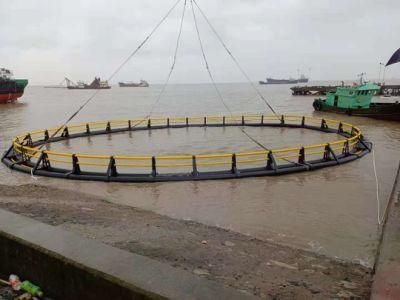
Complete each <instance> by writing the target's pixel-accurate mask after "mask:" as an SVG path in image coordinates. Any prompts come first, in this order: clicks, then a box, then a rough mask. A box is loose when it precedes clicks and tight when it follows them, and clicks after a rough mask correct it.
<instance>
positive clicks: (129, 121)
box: [128, 120, 132, 130]
mask: <svg viewBox="0 0 400 300" xmlns="http://www.w3.org/2000/svg"><path fill="white" fill-rule="evenodd" d="M128 129H129V130H131V129H132V121H131V120H128Z"/></svg>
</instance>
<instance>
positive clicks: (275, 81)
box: [259, 75, 309, 84]
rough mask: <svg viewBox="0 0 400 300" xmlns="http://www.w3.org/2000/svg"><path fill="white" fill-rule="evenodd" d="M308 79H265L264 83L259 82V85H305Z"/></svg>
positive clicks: (301, 77)
mask: <svg viewBox="0 0 400 300" xmlns="http://www.w3.org/2000/svg"><path fill="white" fill-rule="evenodd" d="M308 80H309V79H308V78H307V77H306V76H304V75H301V76H300V78H299V79H294V78H289V79H274V78H267V80H266V81H259V84H296V83H307V82H308Z"/></svg>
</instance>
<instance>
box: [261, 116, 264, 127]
mask: <svg viewBox="0 0 400 300" xmlns="http://www.w3.org/2000/svg"><path fill="white" fill-rule="evenodd" d="M261 125H264V115H261Z"/></svg>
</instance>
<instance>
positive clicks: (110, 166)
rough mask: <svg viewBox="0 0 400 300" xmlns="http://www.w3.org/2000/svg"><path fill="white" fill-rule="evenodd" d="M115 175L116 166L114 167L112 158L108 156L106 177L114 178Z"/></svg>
mask: <svg viewBox="0 0 400 300" xmlns="http://www.w3.org/2000/svg"><path fill="white" fill-rule="evenodd" d="M117 175H118V173H117V166H116V165H115V159H114V156H110V162H109V164H108V169H107V176H108V177H115V176H117Z"/></svg>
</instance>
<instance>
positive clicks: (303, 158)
mask: <svg viewBox="0 0 400 300" xmlns="http://www.w3.org/2000/svg"><path fill="white" fill-rule="evenodd" d="M305 162H306V151H305V149H304V147H301V148H300V151H299V164H304V163H305Z"/></svg>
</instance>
